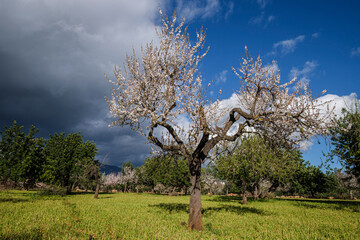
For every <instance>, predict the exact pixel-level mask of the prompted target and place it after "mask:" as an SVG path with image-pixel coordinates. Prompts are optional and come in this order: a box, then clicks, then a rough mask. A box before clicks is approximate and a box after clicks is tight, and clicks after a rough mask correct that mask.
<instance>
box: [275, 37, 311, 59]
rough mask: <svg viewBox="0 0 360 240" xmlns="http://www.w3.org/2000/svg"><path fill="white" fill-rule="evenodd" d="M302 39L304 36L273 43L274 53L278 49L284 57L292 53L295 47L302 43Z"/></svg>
mask: <svg viewBox="0 0 360 240" xmlns="http://www.w3.org/2000/svg"><path fill="white" fill-rule="evenodd" d="M304 39H305V36H304V35H299V36H297V37H296V38H292V39H287V40H283V41H280V42H277V43H274V45H273V49H274V53H276V50H277V49H278V48H280V51H281V53H282V54H284V55H286V54H289V53H292V52H294V51H295V49H296V46H297V45H298V44H299V43H301V42H303V41H304Z"/></svg>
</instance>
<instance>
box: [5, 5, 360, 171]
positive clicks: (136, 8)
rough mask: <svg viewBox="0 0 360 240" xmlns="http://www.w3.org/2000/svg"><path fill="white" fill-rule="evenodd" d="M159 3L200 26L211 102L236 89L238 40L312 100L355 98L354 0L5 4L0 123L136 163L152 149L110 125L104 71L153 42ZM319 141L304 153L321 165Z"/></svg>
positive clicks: (359, 69) (359, 18)
mask: <svg viewBox="0 0 360 240" xmlns="http://www.w3.org/2000/svg"><path fill="white" fill-rule="evenodd" d="M159 4H160V6H161V8H162V9H163V10H164V11H166V12H167V13H168V14H169V15H171V14H172V12H173V11H174V10H177V12H178V15H180V16H185V17H186V19H187V20H186V23H187V24H188V25H189V30H190V34H192V36H194V35H193V34H194V33H195V32H196V31H197V30H199V29H200V28H201V27H204V28H205V29H206V33H207V38H206V46H209V47H210V51H209V53H208V55H207V56H206V57H205V58H204V59H203V61H202V63H201V66H200V71H201V73H202V75H203V78H204V81H205V82H208V81H212V80H213V81H214V82H213V85H212V86H211V88H210V89H209V92H208V97H210V98H214V97H215V96H217V92H218V90H219V89H220V88H221V89H222V99H227V98H229V97H230V96H231V94H232V93H233V91H234V90H236V89H237V88H238V81H237V80H236V78H235V75H234V74H233V73H232V71H231V66H234V67H236V66H238V64H239V61H240V59H241V57H242V56H243V54H244V47H245V45H246V46H247V47H248V49H249V51H250V54H252V55H257V54H259V53H260V54H261V56H262V57H263V60H264V62H265V64H269V63H270V62H271V61H272V60H273V59H274V60H275V61H276V64H277V65H278V67H279V69H280V71H281V78H282V81H284V82H285V81H288V80H289V79H290V78H291V77H293V76H294V75H296V76H297V77H298V78H299V79H302V80H306V81H309V83H310V87H311V89H312V90H313V93H314V95H315V96H317V95H318V94H319V93H320V92H321V91H322V90H324V89H327V90H328V92H327V94H331V95H327V98H329V99H334V102H336V104H337V106H338V108H341V107H342V106H345V105H346V104H349V103H350V102H351V101H353V100H354V99H355V98H356V95H357V96H359V94H360V93H359V87H360V28H359V24H360V15H359V14H358V12H359V9H360V2H359V1H355V0H354V1H326V2H325V1H284V0H283V1H276V0H237V1H235V0H233V1H225V0H199V1H184V0H172V1H165V0H133V1H128V0H118V1H113V0H102V1H97V0H77V1H73V0H52V1H43V0H2V1H0V128H1V129H3V126H5V125H7V126H9V125H10V124H11V123H12V121H13V120H17V121H18V122H19V123H20V124H22V125H24V126H25V127H26V128H28V127H29V126H30V125H31V124H34V125H35V126H36V127H37V128H39V130H40V131H39V136H43V137H48V135H49V134H53V133H55V132H67V133H69V132H78V131H81V133H82V134H84V136H85V138H86V139H88V140H93V141H94V142H95V143H96V145H97V147H98V148H99V155H98V158H99V159H102V158H103V157H104V156H105V155H107V154H108V156H109V157H108V160H107V161H108V162H107V163H108V164H113V165H118V166H121V165H122V163H123V162H125V161H129V160H130V161H133V163H135V164H136V165H139V164H141V163H142V161H143V160H144V158H145V157H146V156H148V155H149V152H150V151H151V148H150V146H149V145H148V144H146V140H145V138H144V137H142V136H140V135H139V134H137V133H135V132H133V131H131V130H130V129H129V128H126V127H125V128H108V125H109V124H110V121H111V118H110V116H109V113H108V109H107V105H106V103H105V100H104V95H107V94H109V89H110V85H109V84H108V82H107V81H106V79H105V78H104V73H105V74H107V75H109V76H111V75H112V71H113V68H114V65H122V63H123V62H124V59H125V56H126V54H127V53H130V52H131V49H132V47H134V48H135V49H140V46H141V44H142V45H145V44H146V43H147V42H150V41H152V40H153V39H155V38H156V34H155V31H154V25H155V24H159V23H160V18H159V13H158V10H157V8H158V6H159ZM352 93H354V94H352ZM351 94H352V95H351ZM316 142H317V141H314V143H315V144H314V145H312V146H311V147H310V148H309V150H307V151H306V152H305V153H304V158H305V159H306V160H309V161H310V162H311V163H313V164H316V165H318V164H319V163H320V161H319V158H320V157H321V156H322V151H327V148H328V147H326V146H325V145H324V144H320V145H318V144H316ZM134 146H136V147H134ZM309 146H310V145H309Z"/></svg>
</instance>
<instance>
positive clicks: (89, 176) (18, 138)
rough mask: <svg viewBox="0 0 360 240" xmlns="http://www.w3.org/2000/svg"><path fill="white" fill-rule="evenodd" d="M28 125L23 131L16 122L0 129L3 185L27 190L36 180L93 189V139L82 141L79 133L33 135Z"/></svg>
mask: <svg viewBox="0 0 360 240" xmlns="http://www.w3.org/2000/svg"><path fill="white" fill-rule="evenodd" d="M37 132H38V130H37V129H36V128H35V127H34V126H31V127H30V129H29V132H28V133H25V132H24V130H23V126H19V125H18V124H17V122H16V121H14V122H13V125H12V126H11V127H5V130H4V131H3V132H1V141H0V181H1V183H2V184H3V185H9V184H10V185H12V186H17V185H22V186H23V187H24V188H26V189H29V188H32V187H33V186H34V184H35V183H36V182H42V183H46V184H49V185H53V186H59V187H61V188H66V192H70V191H71V190H72V189H74V188H75V187H77V186H81V187H83V188H94V186H96V181H95V179H96V178H97V176H99V164H98V162H97V161H95V156H96V154H97V149H96V147H95V144H94V143H93V142H89V141H86V142H84V140H83V136H82V135H81V134H80V133H70V134H67V135H66V134H65V133H61V134H57V133H55V134H53V135H50V136H49V139H43V138H36V137H35V134H36V133H37Z"/></svg>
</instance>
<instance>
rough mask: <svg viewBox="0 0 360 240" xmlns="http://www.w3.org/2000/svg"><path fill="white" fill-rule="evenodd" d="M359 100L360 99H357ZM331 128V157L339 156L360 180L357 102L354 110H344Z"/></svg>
mask: <svg viewBox="0 0 360 240" xmlns="http://www.w3.org/2000/svg"><path fill="white" fill-rule="evenodd" d="M357 101H358V100H357ZM335 122H336V125H335V126H334V127H332V128H331V129H330V133H331V136H332V137H331V145H332V146H333V149H332V150H331V151H330V153H329V155H328V156H329V158H330V159H333V157H338V158H339V159H340V161H341V163H342V165H343V166H344V167H345V168H346V170H347V171H348V172H349V173H351V174H353V175H354V176H355V177H357V178H358V181H359V182H360V108H359V105H358V104H357V103H356V104H355V105H354V108H353V110H346V109H343V110H342V116H341V117H340V118H338V119H335Z"/></svg>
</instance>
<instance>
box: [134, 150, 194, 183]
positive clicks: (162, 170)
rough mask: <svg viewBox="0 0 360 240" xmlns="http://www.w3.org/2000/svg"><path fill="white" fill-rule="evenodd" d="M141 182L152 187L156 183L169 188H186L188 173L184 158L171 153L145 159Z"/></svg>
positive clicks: (188, 178) (188, 180) (188, 179)
mask: <svg viewBox="0 0 360 240" xmlns="http://www.w3.org/2000/svg"><path fill="white" fill-rule="evenodd" d="M141 179H142V184H144V185H146V186H149V187H151V188H152V189H153V188H154V187H155V186H156V185H157V184H163V185H164V186H165V187H171V188H188V187H189V186H190V173H189V167H188V163H187V161H186V159H185V158H183V157H179V156H173V155H155V156H152V157H149V158H147V159H146V160H145V163H144V165H143V174H142V177H141Z"/></svg>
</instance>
